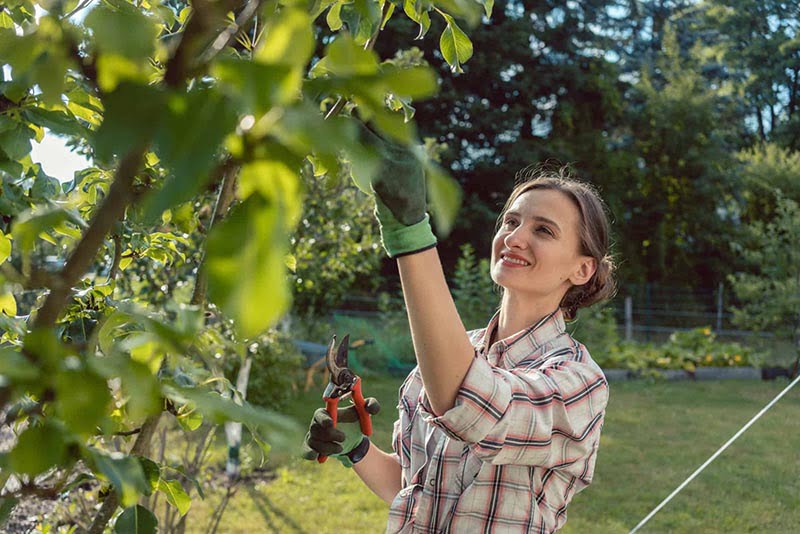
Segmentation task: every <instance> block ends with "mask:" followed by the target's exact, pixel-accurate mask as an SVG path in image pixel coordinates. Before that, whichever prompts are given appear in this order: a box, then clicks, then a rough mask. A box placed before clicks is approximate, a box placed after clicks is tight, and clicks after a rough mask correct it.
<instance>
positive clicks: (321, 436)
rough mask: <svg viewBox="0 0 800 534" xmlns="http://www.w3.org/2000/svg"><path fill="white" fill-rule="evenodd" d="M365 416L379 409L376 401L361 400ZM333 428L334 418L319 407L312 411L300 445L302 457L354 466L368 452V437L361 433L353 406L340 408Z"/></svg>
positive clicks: (379, 406)
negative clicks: (312, 415)
mask: <svg viewBox="0 0 800 534" xmlns="http://www.w3.org/2000/svg"><path fill="white" fill-rule="evenodd" d="M364 401H365V407H366V410H367V413H369V414H370V416H372V415H375V414H376V413H378V412H379V411H380V409H381V405H380V404H379V403H378V400H377V399H375V398H373V397H368V398H366V399H364ZM336 418H337V422H336V426H335V427H334V426H333V419H332V418H331V416H330V415H329V414H328V412H327V411H325V408H319V409H318V410H317V411H316V412H314V417H313V418H312V420H311V425H310V426H309V428H308V433H307V434H306V439H305V441H304V442H303V458H305V459H306V460H316V459H317V458H319V457H320V456H332V457H334V458H336V459H338V460H339V461H340V462H342V464H343V465H344V466H345V467H353V465H354V464H356V463H358V462H359V461H360V460H361V459H362V458H364V456H366V454H367V451H368V450H369V444H370V442H369V438H368V437H367V436H365V435H364V434H362V433H361V425H360V424H359V422H358V412H357V411H356V407H355V406H353V405H350V406H347V407H345V408H339V409H338V413H337V416H336Z"/></svg>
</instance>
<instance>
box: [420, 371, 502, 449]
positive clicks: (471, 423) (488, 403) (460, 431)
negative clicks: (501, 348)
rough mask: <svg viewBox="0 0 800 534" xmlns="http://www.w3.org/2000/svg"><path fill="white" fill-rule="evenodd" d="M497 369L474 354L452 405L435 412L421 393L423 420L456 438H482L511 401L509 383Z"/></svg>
mask: <svg viewBox="0 0 800 534" xmlns="http://www.w3.org/2000/svg"><path fill="white" fill-rule="evenodd" d="M496 371H497V368H495V367H493V366H492V365H491V364H490V363H489V362H487V361H486V360H484V359H483V358H482V357H480V356H476V357H475V358H474V359H473V361H472V365H470V368H469V371H468V372H467V375H466V376H465V377H464V381H463V382H462V383H461V387H460V388H459V390H458V394H457V395H456V400H455V404H454V405H453V407H452V408H450V409H449V410H447V411H446V412H445V413H443V414H442V415H439V416H436V415H435V414H434V413H433V409H432V408H431V406H430V403H429V401H428V396H427V395H426V394H425V395H423V396H422V399H421V401H420V410H421V412H422V416H423V418H424V420H425V422H427V423H429V424H433V425H436V426H438V427H439V428H441V429H442V430H443V431H444V432H445V433H446V434H447V435H449V436H450V437H452V438H453V439H457V440H459V441H464V442H466V443H478V442H479V441H481V440H483V439H484V438H485V437H486V436H488V435H489V433H490V432H491V431H492V429H493V428H494V427H495V425H497V423H498V422H499V421H500V420H501V419H502V418H503V415H504V414H505V413H506V410H507V409H508V405H509V403H510V402H511V385H510V384H509V383H508V382H507V381H506V380H504V379H503V377H502V376H500V374H499V373H497V372H496Z"/></svg>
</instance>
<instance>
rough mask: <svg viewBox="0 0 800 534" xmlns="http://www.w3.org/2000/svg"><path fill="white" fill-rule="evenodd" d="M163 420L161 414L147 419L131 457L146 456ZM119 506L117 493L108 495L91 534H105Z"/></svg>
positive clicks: (90, 531) (113, 492)
mask: <svg viewBox="0 0 800 534" xmlns="http://www.w3.org/2000/svg"><path fill="white" fill-rule="evenodd" d="M160 419H161V413H158V414H156V415H151V416H150V417H148V418H147V419H145V421H144V423H143V424H142V428H141V431H140V432H139V435H138V436H137V437H136V442H135V443H134V444H133V447H132V448H131V451H130V453H129V454H130V455H132V456H146V455H147V452H148V451H149V450H150V441H151V440H152V439H153V434H155V431H156V428H157V427H158V422H159V420H160ZM118 506H119V495H118V494H117V492H116V491H112V492H111V493H109V494H108V496H107V497H106V499H105V500H104V501H103V505H102V506H101V507H100V511H98V512H97V515H96V516H95V517H94V521H92V525H91V526H90V527H89V534H103V532H104V531H105V528H106V525H107V524H108V522H109V521H110V520H111V517H113V515H114V512H116V511H117V507H118Z"/></svg>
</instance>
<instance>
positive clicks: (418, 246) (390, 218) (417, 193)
mask: <svg viewBox="0 0 800 534" xmlns="http://www.w3.org/2000/svg"><path fill="white" fill-rule="evenodd" d="M361 130H362V140H363V142H364V143H365V144H368V145H370V146H372V147H373V148H374V149H375V150H376V151H377V152H378V155H379V156H380V158H381V162H380V166H379V168H378V171H377V172H376V173H375V177H374V178H373V179H372V190H373V191H374V192H375V217H376V218H377V219H378V223H379V225H380V230H381V242H382V244H383V248H384V249H385V250H386V253H387V254H389V257H391V258H396V257H398V256H405V255H407V254H414V253H415V252H421V251H423V250H427V249H429V248H432V247H434V246H435V245H436V236H434V235H433V230H432V229H431V224H430V217H429V216H428V213H427V202H426V189H425V187H426V186H425V170H424V169H423V167H422V164H421V162H420V161H419V159H418V158H417V157H416V156H415V155H414V153H413V152H412V149H411V148H409V147H405V146H402V145H398V144H395V143H393V142H391V141H387V140H384V139H381V138H380V137H378V136H377V135H376V134H374V133H373V132H371V131H370V130H368V129H367V128H366V127H362V129H361Z"/></svg>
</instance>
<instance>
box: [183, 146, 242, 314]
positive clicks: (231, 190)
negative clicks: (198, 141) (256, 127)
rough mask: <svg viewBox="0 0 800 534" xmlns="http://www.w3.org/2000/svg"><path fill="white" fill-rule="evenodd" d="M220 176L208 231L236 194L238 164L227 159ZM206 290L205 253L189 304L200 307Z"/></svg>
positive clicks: (223, 215) (225, 210) (221, 215)
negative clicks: (220, 180) (220, 182)
mask: <svg viewBox="0 0 800 534" xmlns="http://www.w3.org/2000/svg"><path fill="white" fill-rule="evenodd" d="M217 172H219V173H221V174H222V184H221V185H220V188H219V195H218V196H217V202H216V204H215V205H214V211H213V213H212V214H211V222H209V224H208V231H209V232H210V231H211V229H212V228H214V225H215V224H218V222H219V221H221V220H222V219H224V218H225V215H226V214H227V213H228V208H230V205H231V203H232V202H233V199H234V196H235V193H236V178H237V177H238V175H239V164H238V163H235V162H234V161H233V159H232V158H227V159H226V160H225V161H224V162H223V163H222V165H221V166H220V167H219V170H218V171H217ZM207 289H208V278H207V276H206V270H205V252H204V253H203V259H202V260H200V266H199V267H198V268H197V278H195V282H194V290H193V291H192V300H191V303H192V304H194V305H198V306H202V305H203V304H204V303H205V301H206V291H207Z"/></svg>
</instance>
